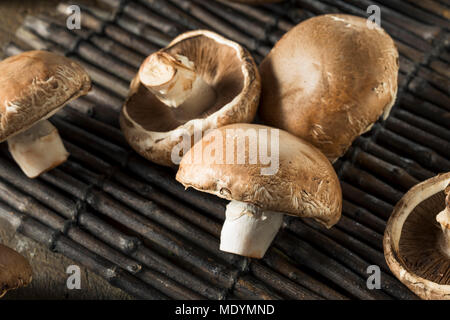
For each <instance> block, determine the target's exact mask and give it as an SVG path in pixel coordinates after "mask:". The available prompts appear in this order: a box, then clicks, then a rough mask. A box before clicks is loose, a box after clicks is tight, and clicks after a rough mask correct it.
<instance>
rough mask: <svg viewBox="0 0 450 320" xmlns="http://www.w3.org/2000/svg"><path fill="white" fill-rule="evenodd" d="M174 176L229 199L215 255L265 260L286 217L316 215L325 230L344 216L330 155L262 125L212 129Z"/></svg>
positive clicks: (199, 188)
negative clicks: (284, 216)
mask: <svg viewBox="0 0 450 320" xmlns="http://www.w3.org/2000/svg"><path fill="white" fill-rule="evenodd" d="M247 139H248V140H247ZM250 139H251V140H250ZM264 150H265V151H266V152H264ZM264 154H267V155H269V154H270V159H267V158H266V157H265V156H264ZM199 157H200V158H199ZM239 159H241V160H239ZM268 160H270V161H268ZM176 179H177V180H178V181H179V182H181V183H182V184H183V185H184V186H185V187H186V188H189V187H192V188H194V189H197V190H199V191H202V192H207V193H211V194H214V195H216V196H218V197H221V198H225V199H227V200H230V201H231V202H230V203H229V204H228V205H227V208H226V220H225V223H224V225H223V228H222V233H221V238H220V250H222V251H226V252H231V253H234V254H239V255H243V256H248V257H253V258H262V257H263V256H264V254H265V252H266V250H267V249H268V247H269V246H270V243H271V242H272V240H273V239H274V237H275V235H276V234H277V232H278V230H279V228H280V227H281V224H282V221H283V215H285V214H287V215H292V216H299V217H309V218H314V219H315V220H317V221H318V222H320V223H321V224H323V225H325V226H326V227H328V228H330V227H331V226H333V225H334V224H335V223H337V221H338V220H339V218H340V216H341V210H342V193H341V188H340V184H339V180H338V177H337V175H336V172H335V171H334V169H333V167H332V166H331V164H330V162H329V161H328V160H327V158H326V157H325V156H324V155H323V154H322V153H321V152H320V151H319V150H317V149H316V148H315V147H313V146H312V145H310V144H309V143H307V142H305V141H303V140H301V139H299V138H297V137H295V136H293V135H291V134H290V133H287V132H285V131H283V130H279V129H274V128H270V127H267V126H262V125H256V124H233V125H228V126H224V127H221V128H219V129H216V130H213V131H211V132H210V133H208V134H207V135H205V137H203V139H202V140H200V141H199V142H197V143H196V144H195V145H194V147H193V148H192V149H190V150H189V152H187V153H186V155H185V156H184V157H183V159H182V160H181V163H180V167H179V170H178V173H177V175H176Z"/></svg>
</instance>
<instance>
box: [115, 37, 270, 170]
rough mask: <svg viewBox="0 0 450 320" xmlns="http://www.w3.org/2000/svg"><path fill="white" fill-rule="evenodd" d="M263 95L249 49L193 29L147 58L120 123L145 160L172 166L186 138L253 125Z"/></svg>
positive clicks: (131, 86) (126, 103)
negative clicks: (223, 127)
mask: <svg viewBox="0 0 450 320" xmlns="http://www.w3.org/2000/svg"><path fill="white" fill-rule="evenodd" d="M260 93H261V80H260V76H259V72H258V68H257V66H256V64H255V62H254V60H253V58H252V56H251V55H250V53H249V52H248V51H247V50H245V49H244V48H243V47H241V46H240V45H239V44H237V43H235V42H232V41H230V40H227V39H225V38H224V37H222V36H220V35H218V34H216V33H213V32H210V31H206V30H197V31H191V32H187V33H184V34H181V35H180V36H178V37H176V38H175V39H174V40H173V41H172V42H171V43H170V44H169V45H168V47H166V48H164V49H162V50H160V51H158V52H156V53H153V54H152V55H150V56H149V57H147V58H146V59H145V61H144V62H143V63H142V65H141V67H140V70H139V72H138V74H137V75H136V77H135V78H134V80H133V81H132V83H131V85H130V91H129V95H128V98H127V100H126V102H125V104H124V106H123V108H122V112H121V116H120V125H121V128H122V131H123V133H124V135H125V138H126V139H127V141H128V143H129V144H130V145H131V147H132V148H133V149H134V150H136V151H137V152H138V153H139V154H141V155H142V156H143V157H144V158H146V159H148V160H150V161H153V162H155V163H158V164H161V165H165V166H172V167H173V166H176V165H178V163H179V161H180V160H181V156H182V155H183V153H184V151H174V150H175V149H174V148H175V147H176V146H177V145H179V143H180V142H181V141H182V140H183V139H186V136H188V137H192V136H193V135H194V132H196V131H200V133H201V132H204V131H206V130H209V129H214V128H218V127H221V126H224V125H227V124H231V123H238V122H251V121H252V120H253V118H254V117H255V115H256V110H257V107H258V104H259V96H260ZM192 145H193V143H190V147H191V146H192ZM174 156H175V158H176V159H174Z"/></svg>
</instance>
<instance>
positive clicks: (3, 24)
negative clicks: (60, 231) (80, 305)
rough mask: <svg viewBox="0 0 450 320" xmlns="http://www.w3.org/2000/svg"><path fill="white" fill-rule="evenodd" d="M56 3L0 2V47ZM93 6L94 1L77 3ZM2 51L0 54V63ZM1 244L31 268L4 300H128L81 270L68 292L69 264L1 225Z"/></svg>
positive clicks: (46, 0)
mask: <svg viewBox="0 0 450 320" xmlns="http://www.w3.org/2000/svg"><path fill="white" fill-rule="evenodd" d="M58 2H59V1H57V0H39V1H35V0H34V1H33V0H27V1H23V0H22V1H0V47H3V46H4V45H5V44H6V43H8V41H10V40H11V39H12V37H13V34H14V32H15V30H16V29H17V28H18V27H19V26H20V25H21V24H22V23H23V19H24V18H25V16H26V15H29V14H33V15H35V14H39V13H45V14H46V15H51V14H52V13H53V12H54V10H55V8H56V5H57V4H58ZM80 2H90V3H92V2H94V1H80ZM2 52H3V50H0V60H1V59H2V58H3V56H2ZM0 243H3V244H5V245H7V246H9V247H11V248H13V249H15V250H17V251H18V252H20V253H21V254H22V255H24V256H25V257H26V258H27V259H28V260H29V261H30V263H31V265H32V268H33V281H32V284H31V285H30V286H28V287H27V288H23V289H19V290H16V291H11V292H9V293H8V294H7V295H6V296H5V298H4V299H129V298H130V296H128V295H127V294H126V293H124V292H123V291H121V290H119V289H117V288H114V287H112V286H110V285H109V284H108V283H107V282H106V281H105V280H103V279H102V278H101V277H99V276H97V275H96V274H94V273H92V272H90V271H88V270H87V269H86V268H81V275H82V278H81V289H80V290H69V289H67V286H66V281H67V277H68V275H67V274H66V269H67V267H68V266H70V265H75V264H76V263H74V262H73V261H72V260H70V259H68V258H66V257H64V256H62V255H60V254H56V253H53V252H51V251H49V250H48V249H47V248H45V247H44V246H43V245H41V244H38V243H37V242H35V241H33V240H31V239H29V238H26V237H24V236H22V235H19V234H16V233H15V232H14V231H13V229H12V228H11V227H10V226H8V225H6V224H2V223H0Z"/></svg>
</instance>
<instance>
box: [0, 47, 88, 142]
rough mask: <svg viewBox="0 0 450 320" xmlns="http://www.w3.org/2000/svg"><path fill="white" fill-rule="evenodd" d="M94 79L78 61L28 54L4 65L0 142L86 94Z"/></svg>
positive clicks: (0, 65)
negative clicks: (91, 78)
mask: <svg viewBox="0 0 450 320" xmlns="http://www.w3.org/2000/svg"><path fill="white" fill-rule="evenodd" d="M90 88H91V80H90V78H89V76H88V74H87V73H86V72H85V71H84V69H83V68H82V67H81V66H80V65H79V64H77V63H76V62H74V61H72V60H70V59H68V58H66V57H64V56H60V55H57V54H54V53H51V52H47V51H28V52H24V53H22V54H19V55H16V56H13V57H10V58H7V59H5V60H3V61H1V62H0V97H1V100H0V142H2V141H4V140H6V139H8V138H9V137H10V136H12V135H15V134H17V133H19V132H22V131H25V130H27V129H29V128H30V127H32V126H33V125H34V124H35V123H37V122H38V121H40V120H42V119H46V118H48V117H49V116H51V115H52V114H54V113H55V112H56V111H57V110H59V109H60V108H62V107H63V106H64V105H65V104H66V103H68V102H70V101H71V100H74V99H76V98H78V97H79V96H82V95H85V94H86V93H87V92H88V91H89V90H90Z"/></svg>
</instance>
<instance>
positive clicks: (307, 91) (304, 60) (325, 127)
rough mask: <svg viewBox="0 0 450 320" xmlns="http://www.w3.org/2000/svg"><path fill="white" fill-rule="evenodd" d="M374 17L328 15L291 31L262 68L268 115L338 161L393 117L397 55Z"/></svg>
mask: <svg viewBox="0 0 450 320" xmlns="http://www.w3.org/2000/svg"><path fill="white" fill-rule="evenodd" d="M368 23H371V22H368V21H367V19H365V18H360V17H355V16H351V15H344V14H327V15H322V16H317V17H314V18H311V19H308V20H306V21H304V22H302V23H300V24H299V25H297V26H296V27H294V28H293V29H291V30H290V31H289V32H287V33H286V34H285V35H284V36H283V37H282V38H281V39H280V40H279V42H278V43H277V44H276V45H275V47H274V48H273V49H272V51H271V52H270V53H269V54H268V55H267V56H266V58H265V59H264V60H263V62H262V63H261V66H260V73H261V78H262V93H261V106H260V115H261V118H262V119H263V120H264V121H265V123H267V124H268V125H272V126H275V127H278V128H281V129H284V130H286V131H288V132H290V133H292V134H294V135H296V136H298V137H301V138H303V139H305V140H307V141H308V142H310V143H312V144H313V145H314V146H316V147H317V148H318V149H319V150H321V151H322V152H323V153H324V154H325V155H326V156H327V157H328V159H330V160H331V161H334V160H335V159H337V158H338V157H340V156H341V155H343V154H344V153H345V151H346V150H347V148H348V147H349V146H350V145H351V144H352V142H353V140H354V139H355V138H356V137H358V136H359V135H361V134H362V133H364V132H366V131H368V130H370V128H371V126H372V124H373V123H374V122H375V121H377V120H378V118H379V117H380V116H381V115H382V114H383V113H385V114H386V113H388V112H389V111H390V108H391V107H392V106H393V105H394V103H395V98H396V95H397V86H398V84H397V76H398V69H399V64H398V51H397V49H396V47H395V44H394V41H393V40H392V39H391V37H390V36H389V35H388V34H387V33H386V32H385V31H384V30H383V29H381V28H379V27H375V26H376V25H375V24H374V23H372V25H373V26H374V28H372V29H370V28H369V27H368V25H367V24H368Z"/></svg>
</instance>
